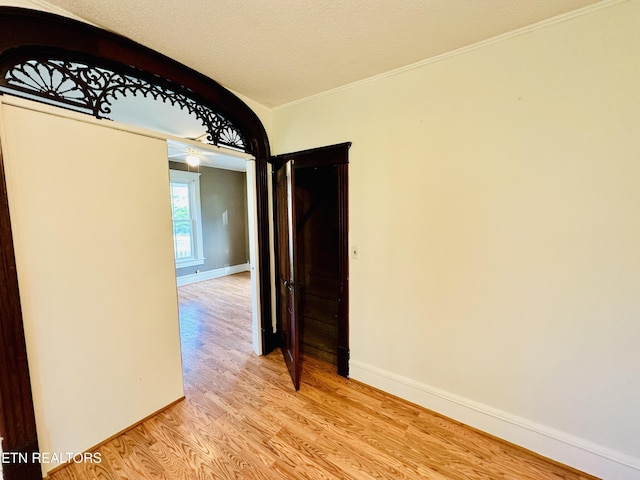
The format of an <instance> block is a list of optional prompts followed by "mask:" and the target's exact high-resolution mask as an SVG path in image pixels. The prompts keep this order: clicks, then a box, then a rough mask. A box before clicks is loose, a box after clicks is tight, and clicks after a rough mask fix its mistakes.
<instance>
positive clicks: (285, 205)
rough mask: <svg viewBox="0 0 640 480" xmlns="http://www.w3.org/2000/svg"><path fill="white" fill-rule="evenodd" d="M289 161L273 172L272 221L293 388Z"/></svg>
mask: <svg viewBox="0 0 640 480" xmlns="http://www.w3.org/2000/svg"><path fill="white" fill-rule="evenodd" d="M294 185H295V183H294V169H293V160H289V161H288V162H286V163H285V164H283V165H282V166H281V167H280V169H279V170H278V171H277V172H276V203H277V212H278V213H277V216H276V223H277V229H278V295H279V299H280V333H281V337H282V345H281V348H282V354H283V355H284V360H285V362H286V364H287V368H288V369H289V374H290V375H291V380H292V381H293V385H294V387H295V389H296V390H298V389H299V388H300V372H301V357H300V339H299V328H298V315H297V288H296V278H295V265H296V229H295V223H294V219H295V218H296V215H295V202H294V197H293V194H294V192H293V188H294Z"/></svg>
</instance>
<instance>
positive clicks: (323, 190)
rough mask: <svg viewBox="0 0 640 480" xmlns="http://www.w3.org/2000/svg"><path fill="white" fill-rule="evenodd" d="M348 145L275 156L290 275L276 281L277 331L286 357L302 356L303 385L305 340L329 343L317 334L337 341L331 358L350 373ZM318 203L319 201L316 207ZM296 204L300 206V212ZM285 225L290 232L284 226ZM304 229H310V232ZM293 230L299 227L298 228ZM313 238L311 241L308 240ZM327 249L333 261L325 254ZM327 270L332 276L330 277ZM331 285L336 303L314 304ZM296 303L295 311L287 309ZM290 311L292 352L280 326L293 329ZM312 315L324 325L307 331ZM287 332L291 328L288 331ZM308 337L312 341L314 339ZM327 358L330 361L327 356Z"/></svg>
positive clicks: (282, 260)
mask: <svg viewBox="0 0 640 480" xmlns="http://www.w3.org/2000/svg"><path fill="white" fill-rule="evenodd" d="M350 146H351V143H342V144H339V145H331V146H327V147H320V148H316V149H311V150H304V151H300V152H295V153H288V154H283V155H278V156H276V157H273V158H272V162H273V165H274V167H275V169H276V172H277V173H276V178H275V179H274V183H275V184H276V188H275V189H274V190H276V192H275V200H276V201H275V202H274V203H275V209H276V213H275V214H274V218H276V224H277V227H276V245H277V247H276V253H277V256H278V263H277V265H278V267H279V271H280V272H288V273H287V274H286V275H284V274H279V277H278V280H277V283H279V290H280V292H281V293H280V298H279V300H280V301H279V302H278V312H279V313H278V331H280V332H281V335H280V337H281V338H282V339H283V340H284V342H283V343H284V346H283V351H284V352H285V360H287V359H289V360H288V362H289V361H290V360H291V359H292V358H295V357H294V356H293V354H294V353H295V354H296V355H298V361H297V362H295V365H296V368H297V370H296V369H294V370H293V372H292V377H294V376H295V377H296V378H297V381H296V380H294V384H296V385H299V380H300V371H301V370H300V365H301V361H302V358H303V356H304V349H303V344H302V342H303V340H305V344H304V346H305V347H307V346H308V345H311V346H312V347H314V348H316V347H318V346H321V347H324V346H325V345H327V343H326V342H323V343H322V344H319V343H317V342H315V340H316V339H315V338H313V337H314V336H318V335H322V336H324V337H328V336H329V334H330V335H331V337H332V338H331V341H332V342H333V345H332V347H331V350H332V351H331V352H330V353H331V355H332V359H331V362H332V363H333V362H334V361H335V362H336V364H337V371H338V374H340V375H342V376H345V377H347V376H348V375H349V256H348V255H349V247H348V232H349V229H348V225H349V222H348V212H349V206H348V197H349V195H348V170H349V165H348V163H349V158H348V150H349V147H350ZM294 162H295V163H294ZM287 165H290V166H289V167H288V168H289V171H290V175H289V177H288V178H289V179H290V180H291V182H290V183H289V184H288V190H287V189H286V188H285V187H284V185H285V179H286V178H287V176H286V168H287V167H286V166H287ZM294 172H295V175H294ZM305 189H306V190H307V191H306V193H305V192H304V190H305ZM309 190H312V191H314V192H315V193H313V192H310V191H309ZM285 193H288V196H285ZM306 194H310V196H309V198H306V200H309V202H306V201H305V195H306ZM296 196H297V199H296ZM330 197H331V198H330ZM316 201H319V203H320V204H321V205H320V206H319V205H316ZM296 204H298V205H299V207H300V208H299V209H298V211H297V212H296V209H295V205H296ZM329 211H331V212H332V213H331V220H330V221H329V222H326V221H323V222H321V223H322V225H318V224H316V225H309V224H308V222H311V223H314V222H313V221H312V220H311V219H312V217H313V216H314V215H315V216H318V215H320V216H322V215H325V214H327V212H329ZM323 212H324V213H323ZM280 219H281V220H280ZM285 220H286V223H285ZM325 220H326V219H325ZM285 225H286V226H287V228H288V230H282V229H284V226H285ZM306 227H310V228H309V229H307V230H306V229H305V228H306ZM315 227H319V228H320V229H322V230H327V229H331V232H327V231H320V232H319V231H317V230H316V229H315ZM293 228H295V229H296V231H295V232H294V231H293ZM308 230H309V231H308ZM330 237H331V238H330ZM309 238H312V239H313V241H311V242H308V240H309ZM329 241H330V242H331V251H330V252H329V251H327V248H328V245H323V248H322V249H318V248H315V247H314V243H315V244H316V246H317V244H318V243H326V242H329ZM324 247H327V248H324ZM320 250H321V251H320ZM318 253H319V254H320V255H321V257H322V258H314V259H311V261H310V256H313V255H315V254H318ZM329 253H330V254H331V258H330V259H329V258H328V257H327V256H326V254H329ZM288 262H289V263H288ZM290 262H293V263H290ZM318 267H321V268H318ZM328 267H331V268H328ZM328 273H330V275H329V276H330V277H331V278H327V274H328ZM317 274H320V275H321V276H322V277H323V279H322V283H321V284H319V283H318V282H317V281H312V280H318V278H314V279H312V278H311V277H312V275H317ZM285 276H289V279H293V280H294V281H295V283H294V284H293V285H291V288H290V289H288V290H287V289H285V288H284V287H285V286H287V285H285V283H284V282H285V280H286V279H285ZM294 277H295V279H294ZM327 281H328V282H329V283H327ZM327 287H330V288H331V297H332V302H333V303H332V304H331V305H330V306H329V305H327V304H326V303H323V304H322V305H320V304H318V303H317V302H315V300H317V297H318V295H317V294H318V293H320V294H323V296H325V297H326V295H324V294H326V293H327ZM314 294H316V295H314ZM292 301H293V302H294V306H293V309H291V308H289V304H290V302H292ZM292 314H293V315H294V318H293V325H294V329H295V331H294V333H295V351H293V350H292V351H291V352H290V354H289V353H287V352H286V350H287V344H288V343H290V342H291V341H292V340H293V339H294V338H293V337H291V334H290V333H286V332H284V331H282V330H287V329H288V328H289V327H288V325H290V324H291V322H292V319H291V317H290V315H292ZM310 316H313V317H315V319H316V320H320V321H321V322H324V323H322V325H321V327H319V328H317V329H315V330H314V331H310V330H311V329H310V328H306V329H305V327H310V326H311V325H310V324H309V323H305V319H306V317H310ZM327 316H329V317H334V318H332V319H333V320H334V322H333V323H332V322H328V321H327ZM335 321H337V325H336V324H335ZM287 322H289V323H288V324H287ZM329 330H330V331H329ZM336 330H337V332H336ZM288 331H289V332H291V330H290V329H289V330H288ZM336 334H337V338H336ZM310 339H311V340H313V342H310V341H309V340H310ZM323 340H326V338H323ZM327 350H328V349H325V351H327ZM306 353H307V354H309V355H312V356H314V355H315V356H318V355H317V353H318V351H317V350H316V351H312V350H309V349H307V350H306ZM323 359H325V360H326V358H323ZM287 364H289V363H287ZM290 370H291V367H290ZM294 372H295V374H294Z"/></svg>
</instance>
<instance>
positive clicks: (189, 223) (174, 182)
mask: <svg viewBox="0 0 640 480" xmlns="http://www.w3.org/2000/svg"><path fill="white" fill-rule="evenodd" d="M169 173H170V179H171V181H170V186H171V217H172V219H173V248H174V253H175V260H176V268H182V267H190V266H194V265H202V264H203V263H204V255H203V252H202V219H201V215H200V174H198V173H193V172H184V171H180V170H170V171H169Z"/></svg>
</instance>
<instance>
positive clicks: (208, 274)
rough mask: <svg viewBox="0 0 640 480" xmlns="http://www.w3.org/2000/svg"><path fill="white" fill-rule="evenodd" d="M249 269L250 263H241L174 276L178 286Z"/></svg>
mask: <svg viewBox="0 0 640 480" xmlns="http://www.w3.org/2000/svg"><path fill="white" fill-rule="evenodd" d="M249 271H251V264H249V263H241V264H239V265H231V266H229V267H222V268H215V269H213V270H207V271H205V272H200V273H192V274H190V275H182V276H180V277H176V282H177V284H178V287H183V286H185V285H190V284H192V283H197V282H204V281H205V280H213V279H214V278H220V277H225V276H227V275H233V274H235V273H241V272H249Z"/></svg>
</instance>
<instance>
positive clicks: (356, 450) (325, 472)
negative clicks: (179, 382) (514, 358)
mask: <svg viewBox="0 0 640 480" xmlns="http://www.w3.org/2000/svg"><path fill="white" fill-rule="evenodd" d="M249 295H250V291H249V282H248V275H246V274H239V275H234V276H231V277H225V278H222V279H216V280H212V281H208V282H202V283H198V284H194V285H189V286H186V287H181V288H180V291H179V297H180V312H181V326H182V347H183V363H184V383H185V394H186V399H185V400H183V401H180V402H178V403H176V404H174V405H173V406H171V407H169V408H167V409H166V410H164V411H162V412H160V413H159V414H157V415H156V416H154V417H152V418H150V419H148V420H146V421H144V422H143V423H141V424H139V425H137V426H136V427H134V428H132V429H131V430H129V431H127V432H126V433H124V434H122V435H120V436H117V437H115V438H113V439H112V440H110V441H108V442H106V443H105V444H103V445H102V446H100V447H99V448H98V449H97V451H98V452H100V453H101V456H102V459H103V460H102V462H101V463H99V464H91V463H86V464H72V465H69V466H67V467H64V468H61V469H59V470H58V471H56V472H55V473H53V474H52V475H50V479H51V480H93V479H101V480H115V479H129V480H209V479H286V480H292V479H357V480H360V479H393V480H401V479H411V480H414V479H418V478H424V479H432V480H476V479H514V480H515V479H517V480H560V479H565V480H587V479H593V477H590V476H587V475H585V474H580V473H579V472H576V471H573V470H570V469H568V468H564V467H562V466H560V465H557V464H555V463H553V462H550V461H547V460H545V459H543V458H540V457H538V456H536V455H533V454H531V453H529V452H527V451H524V450H522V449H520V448H517V447H514V446H512V445H508V444H505V443H503V442H501V441H498V440H496V439H493V438H491V437H488V436H486V435H484V434H482V433H480V432H477V431H475V430H473V429H470V428H468V427H466V426H464V425H461V424H459V423H457V422H454V421H451V420H448V419H446V418H443V417H441V416H439V415H437V414H434V413H432V412H430V411H428V410H425V409H423V408H420V407H418V406H416V405H413V404H410V403H408V402H405V401H403V400H400V399H398V398H395V397H392V396H390V395H388V394H385V393H382V392H380V391H378V390H375V389H373V388H370V387H368V386H366V385H363V384H361V383H358V382H356V381H353V380H348V379H345V378H342V377H340V376H338V375H337V374H336V373H335V372H334V367H332V366H330V365H329V364H326V363H323V362H321V361H319V360H315V359H313V358H305V361H304V364H303V378H302V384H301V387H300V391H299V392H295V391H294V390H293V388H292V385H291V380H290V378H289V375H288V371H287V368H286V366H285V364H284V361H283V359H282V358H281V354H280V352H279V351H276V352H273V353H272V354H270V355H266V356H262V357H258V356H256V355H255V354H253V353H252V349H251V316H250V302H249Z"/></svg>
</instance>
